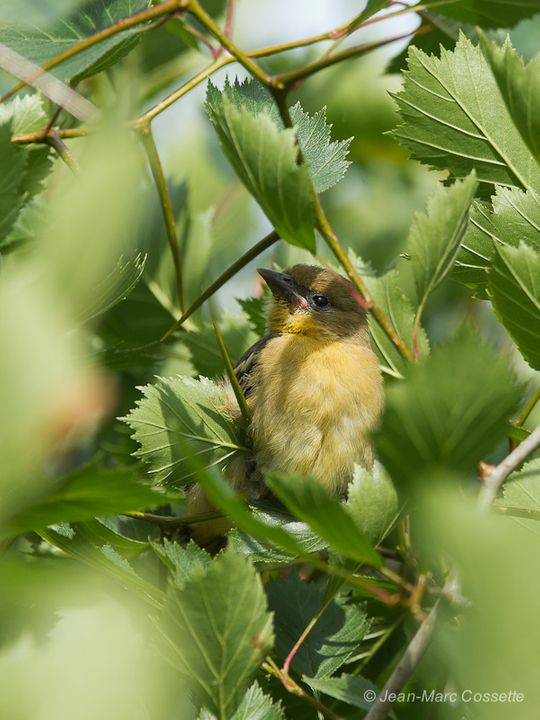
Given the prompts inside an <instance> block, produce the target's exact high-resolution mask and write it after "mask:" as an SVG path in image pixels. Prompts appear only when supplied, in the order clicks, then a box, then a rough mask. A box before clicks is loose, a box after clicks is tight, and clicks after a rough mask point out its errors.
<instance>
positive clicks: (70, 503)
mask: <svg viewBox="0 0 540 720" xmlns="http://www.w3.org/2000/svg"><path fill="white" fill-rule="evenodd" d="M169 501H170V497H168V496H167V495H166V494H164V493H162V492H159V491H158V490H156V489H155V488H152V487H149V486H148V485H145V484H144V482H142V481H141V479H140V478H139V477H137V470H136V468H135V467H127V468H115V469H107V468H104V467H100V466H99V465H98V464H97V463H91V464H89V465H87V466H85V467H83V468H81V469H79V470H75V471H74V472H73V473H71V474H69V475H68V476H67V477H65V478H63V479H61V480H60V481H59V482H58V484H57V485H56V487H53V488H51V494H49V495H45V496H44V497H42V498H41V499H40V500H38V501H37V502H36V503H35V504H33V505H31V506H30V507H28V508H26V509H25V510H23V511H22V512H21V513H19V514H17V515H16V516H15V517H14V518H11V520H8V521H7V522H6V523H5V524H4V525H3V526H2V531H1V533H0V534H1V535H2V536H3V537H10V536H13V535H17V534H19V533H22V532H27V531H28V530H39V529H41V528H44V527H47V526H48V525H54V524H56V523H60V522H79V521H81V520H88V519H90V518H94V517H97V516H99V515H114V514H116V513H123V512H128V511H129V510H140V509H141V508H147V507H156V506H157V505H163V504H165V503H167V502H169Z"/></svg>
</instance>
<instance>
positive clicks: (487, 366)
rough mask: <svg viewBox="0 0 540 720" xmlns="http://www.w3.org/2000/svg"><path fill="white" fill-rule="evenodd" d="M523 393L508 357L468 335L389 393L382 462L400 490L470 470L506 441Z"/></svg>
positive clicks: (442, 349)
mask: <svg viewBox="0 0 540 720" xmlns="http://www.w3.org/2000/svg"><path fill="white" fill-rule="evenodd" d="M520 394H521V393H520V392H519V389H518V387H517V386H516V383H515V381H514V379H513V377H512V374H511V372H510V370H509V367H508V364H507V362H506V361H505V359H504V358H503V357H501V356H498V355H496V354H495V353H494V352H493V351H492V350H491V349H490V348H488V347H487V346H486V345H484V344H482V343H481V342H479V339H478V337H477V336H476V335H474V334H473V333H472V332H471V331H466V332H461V333H460V334H458V335H457V336H455V337H454V338H453V339H452V340H451V341H450V342H449V343H447V344H446V345H445V346H444V347H438V348H436V349H435V350H434V351H433V353H432V354H431V355H430V357H429V358H427V360H425V361H424V362H422V363H420V364H417V365H413V366H411V367H410V368H409V370H408V372H407V373H406V376H405V380H403V381H401V382H400V383H397V384H394V385H392V386H391V387H389V388H388V391H387V402H386V410H385V413H384V417H383V423H382V427H381V429H380V431H379V432H378V433H377V435H376V447H377V449H378V455H379V458H380V460H381V462H382V463H383V464H384V466H385V467H386V468H387V470H388V471H389V472H390V474H391V476H392V478H393V480H394V482H395V483H396V485H397V487H398V488H401V487H403V486H404V485H408V484H409V485H410V484H411V483H413V482H414V481H418V483H419V485H418V487H419V488H421V487H423V483H425V482H426V479H427V478H429V475H430V473H431V474H435V472H436V471H437V470H441V469H442V470H444V471H446V472H450V471H452V470H453V471H456V472H470V471H471V470H472V469H473V467H474V466H475V464H476V463H478V462H479V461H480V460H483V459H485V458H486V456H487V455H488V453H489V452H491V451H492V450H493V449H494V448H495V447H496V446H497V443H498V442H499V441H500V440H502V439H503V437H504V436H505V434H506V423H507V421H508V419H509V417H510V416H511V415H512V413H513V412H515V410H516V408H517V405H518V403H519V400H520Z"/></svg>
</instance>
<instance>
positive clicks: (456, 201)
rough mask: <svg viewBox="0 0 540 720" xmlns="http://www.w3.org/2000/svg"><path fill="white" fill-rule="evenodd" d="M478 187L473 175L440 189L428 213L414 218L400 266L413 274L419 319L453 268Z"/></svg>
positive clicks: (432, 199) (430, 202)
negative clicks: (435, 291)
mask: <svg viewBox="0 0 540 720" xmlns="http://www.w3.org/2000/svg"><path fill="white" fill-rule="evenodd" d="M476 188H477V183H476V178H475V176H474V172H473V173H471V174H470V175H469V176H468V177H467V178H466V179H465V180H463V182H460V181H459V180H456V182H455V183H454V184H453V185H452V186H451V187H443V186H439V187H438V189H437V192H436V193H435V195H434V196H433V197H431V198H430V200H429V202H428V209H427V213H426V214H424V213H416V215H415V217H414V220H413V224H412V226H411V230H410V233H409V238H408V241H407V255H408V259H407V260H406V261H401V264H400V266H399V265H398V267H400V269H403V270H404V271H405V273H407V274H408V273H410V274H411V275H412V278H413V281H414V285H415V288H416V304H417V311H416V317H417V319H419V318H420V317H421V314H422V311H423V309H424V306H425V303H426V301H427V299H428V297H429V296H430V295H431V293H433V291H434V290H435V289H436V288H437V287H438V286H439V285H440V284H441V283H442V282H443V280H444V279H445V278H446V276H447V275H448V274H449V272H450V271H451V270H452V267H453V266H454V262H455V259H456V256H457V253H458V251H459V246H460V242H461V238H462V236H463V233H464V232H465V229H466V227H467V223H468V220H469V207H470V205H471V202H472V199H473V197H474V194H475V191H476Z"/></svg>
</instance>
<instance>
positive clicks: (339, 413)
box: [188, 264, 384, 545]
mask: <svg viewBox="0 0 540 720" xmlns="http://www.w3.org/2000/svg"><path fill="white" fill-rule="evenodd" d="M258 273H259V275H260V276H261V277H262V278H263V280H264V281H265V282H266V284H267V285H268V287H269V289H270V291H271V297H270V301H269V304H268V308H267V332H266V334H265V335H264V337H262V338H261V339H260V340H259V341H258V342H256V343H255V344H254V345H252V347H250V348H249V349H248V350H247V351H246V352H245V353H244V354H243V355H242V356H241V357H240V358H239V359H238V361H237V363H236V365H235V366H234V371H235V375H236V377H237V379H238V382H239V384H240V387H241V388H242V391H243V394H244V396H245V398H246V402H247V405H248V408H249V411H250V420H249V425H248V426H247V428H244V432H245V434H246V435H247V437H248V443H249V445H250V447H251V457H246V456H241V457H238V458H237V459H236V460H234V461H233V462H232V463H231V465H230V466H229V467H228V468H226V470H225V475H226V477H227V479H228V481H229V482H230V484H231V485H232V486H233V487H234V488H235V489H236V490H238V491H240V492H241V493H243V494H244V495H251V497H253V487H257V486H259V487H260V486H262V485H263V483H262V481H261V472H262V471H264V470H265V469H266V470H273V471H279V472H284V473H292V474H294V475H298V476H305V477H308V478H310V479H311V480H312V481H313V482H319V483H321V484H322V485H323V486H324V487H325V488H326V489H327V490H328V491H329V492H331V493H332V494H335V495H338V496H344V494H345V493H346V491H347V487H348V485H349V483H350V482H351V480H352V477H353V471H354V466H355V464H358V465H360V466H362V467H364V468H367V469H370V468H371V467H372V465H373V462H374V454H373V446H372V443H371V434H372V432H373V430H374V429H375V428H376V427H377V426H378V424H379V421H380V418H381V415H382V411H383V400H384V395H383V381H382V375H381V371H380V368H379V363H378V360H377V357H376V355H375V353H374V352H373V351H372V349H371V345H370V336H369V329H368V322H367V312H366V307H365V302H364V301H363V299H362V298H361V296H360V295H359V293H358V291H357V290H356V288H355V287H354V285H353V284H352V283H351V282H350V281H349V280H348V279H347V278H345V277H343V276H342V275H340V274H339V273H337V272H336V271H334V270H332V269H329V268H322V267H319V266H315V265H304V264H298V265H294V266H293V267H290V268H288V269H287V270H286V271H285V272H278V271H276V270H270V269H262V268H261V269H258ZM222 389H223V398H224V408H223V411H224V413H225V414H227V415H228V416H229V417H230V418H231V419H232V421H233V422H235V423H238V425H239V426H240V425H241V423H242V419H241V413H240V409H239V407H238V403H237V401H236V399H235V396H234V394H233V391H232V387H231V386H230V383H229V382H228V381H227V380H225V381H223V384H222ZM254 478H255V481H254ZM188 507H189V510H190V512H191V513H200V512H205V511H208V510H211V509H212V508H211V505H210V504H209V503H208V501H207V500H206V497H205V496H204V492H203V491H202V489H201V488H200V486H194V488H192V490H191V491H190V494H189V497H188ZM230 527H231V524H230V522H229V521H228V520H227V519H226V518H223V519H217V520H212V521H206V522H203V523H198V524H196V525H194V526H193V530H192V536H193V538H194V539H195V541H196V542H198V543H199V544H203V545H204V544H207V543H208V542H209V541H211V540H212V539H213V538H215V537H216V536H219V535H223V534H224V533H225V532H226V531H227V530H228V529H229V528H230Z"/></svg>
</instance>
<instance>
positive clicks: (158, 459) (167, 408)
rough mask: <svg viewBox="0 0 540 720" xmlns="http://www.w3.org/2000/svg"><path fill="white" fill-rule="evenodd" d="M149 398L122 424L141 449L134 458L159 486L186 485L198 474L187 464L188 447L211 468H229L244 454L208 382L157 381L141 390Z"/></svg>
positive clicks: (217, 389)
mask: <svg viewBox="0 0 540 720" xmlns="http://www.w3.org/2000/svg"><path fill="white" fill-rule="evenodd" d="M140 390H141V391H142V393H143V395H144V398H143V399H142V400H139V401H138V402H137V406H136V407H135V408H134V409H133V410H131V412H130V413H129V414H128V415H127V416H126V417H125V418H121V419H122V420H123V421H124V422H126V423H127V424H128V425H129V427H130V428H131V429H132V430H134V434H133V439H134V440H136V442H138V443H139V445H140V446H141V447H140V449H139V450H137V451H136V453H135V456H136V457H139V458H140V459H141V460H142V461H143V462H144V463H146V464H147V465H148V466H149V468H148V474H149V476H150V477H151V478H152V479H153V480H154V482H156V483H166V484H169V485H170V484H173V483H176V484H185V483H187V482H189V481H190V480H192V479H193V476H194V472H193V469H192V468H191V466H190V464H189V461H188V460H187V458H186V455H185V452H184V448H185V447H188V448H190V449H191V450H192V452H194V453H195V454H196V455H197V457H199V458H201V459H202V460H204V463H205V465H206V466H207V467H211V466H215V465H226V464H227V461H228V462H230V461H231V459H232V458H233V457H236V456H237V455H238V454H239V453H242V452H244V451H245V448H244V447H243V446H242V445H241V444H240V443H239V440H238V437H237V433H236V429H235V428H234V426H233V424H232V422H231V420H230V419H229V418H228V417H226V416H225V415H224V414H223V412H224V411H223V407H222V401H221V398H220V392H221V390H220V388H219V387H218V386H217V385H215V384H214V383H212V382H211V381H210V380H207V379H206V378H200V379H199V380H193V379H191V378H187V377H182V376H178V377H175V378H160V377H158V378H157V382H156V383H155V384H153V385H146V386H144V387H142V388H140Z"/></svg>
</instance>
